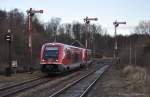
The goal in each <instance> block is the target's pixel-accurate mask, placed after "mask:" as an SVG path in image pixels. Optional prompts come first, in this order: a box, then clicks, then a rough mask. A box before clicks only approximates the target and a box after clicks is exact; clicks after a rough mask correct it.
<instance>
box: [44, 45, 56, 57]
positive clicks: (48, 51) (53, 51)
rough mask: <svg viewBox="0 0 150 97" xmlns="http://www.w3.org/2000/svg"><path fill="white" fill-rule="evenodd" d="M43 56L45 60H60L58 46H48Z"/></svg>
mask: <svg viewBox="0 0 150 97" xmlns="http://www.w3.org/2000/svg"><path fill="white" fill-rule="evenodd" d="M43 57H44V60H48V59H52V60H58V48H57V47H46V48H45V51H44V56H43Z"/></svg>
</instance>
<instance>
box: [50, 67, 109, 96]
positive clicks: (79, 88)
mask: <svg viewBox="0 0 150 97" xmlns="http://www.w3.org/2000/svg"><path fill="white" fill-rule="evenodd" d="M109 66H110V65H105V66H103V67H101V68H100V69H98V70H96V71H93V72H91V73H89V74H87V75H85V76H83V77H81V78H80V79H78V80H75V81H73V82H72V83H69V84H67V85H66V86H65V87H64V88H62V89H60V90H59V91H56V92H55V93H53V94H52V95H50V96H49V97H84V96H85V95H86V94H87V93H88V92H89V90H90V89H91V88H92V86H93V85H94V84H95V83H96V81H97V80H98V79H99V78H100V76H101V75H102V74H103V73H104V71H105V70H107V68H108V67H109Z"/></svg>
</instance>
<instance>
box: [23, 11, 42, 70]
mask: <svg viewBox="0 0 150 97" xmlns="http://www.w3.org/2000/svg"><path fill="white" fill-rule="evenodd" d="M26 12H27V15H28V32H29V38H28V46H29V55H30V64H29V66H28V71H29V72H32V17H33V16H34V14H36V13H43V10H33V9H32V8H30V9H29V10H27V11H26Z"/></svg>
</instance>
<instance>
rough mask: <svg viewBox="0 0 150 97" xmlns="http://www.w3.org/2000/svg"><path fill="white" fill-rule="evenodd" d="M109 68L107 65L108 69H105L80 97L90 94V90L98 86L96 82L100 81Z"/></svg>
mask: <svg viewBox="0 0 150 97" xmlns="http://www.w3.org/2000/svg"><path fill="white" fill-rule="evenodd" d="M108 67H109V65H107V66H106V67H104V69H103V71H102V72H101V73H100V75H99V76H98V77H97V78H96V79H95V80H94V81H93V83H92V84H91V85H90V86H89V87H88V88H87V89H86V90H85V91H84V92H83V93H82V94H81V96H80V97H85V95H86V94H87V93H88V92H89V90H90V89H91V88H92V87H93V86H94V85H95V84H96V82H97V81H98V79H99V78H100V77H101V76H102V74H103V73H104V72H105V71H106V69H107V68H108Z"/></svg>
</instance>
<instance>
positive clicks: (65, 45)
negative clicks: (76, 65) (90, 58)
mask: <svg viewBox="0 0 150 97" xmlns="http://www.w3.org/2000/svg"><path fill="white" fill-rule="evenodd" d="M46 45H59V46H64V47H73V48H79V49H86V48H82V47H76V46H72V45H67V44H63V43H57V42H52V43H45V44H44V45H43V46H46Z"/></svg>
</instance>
